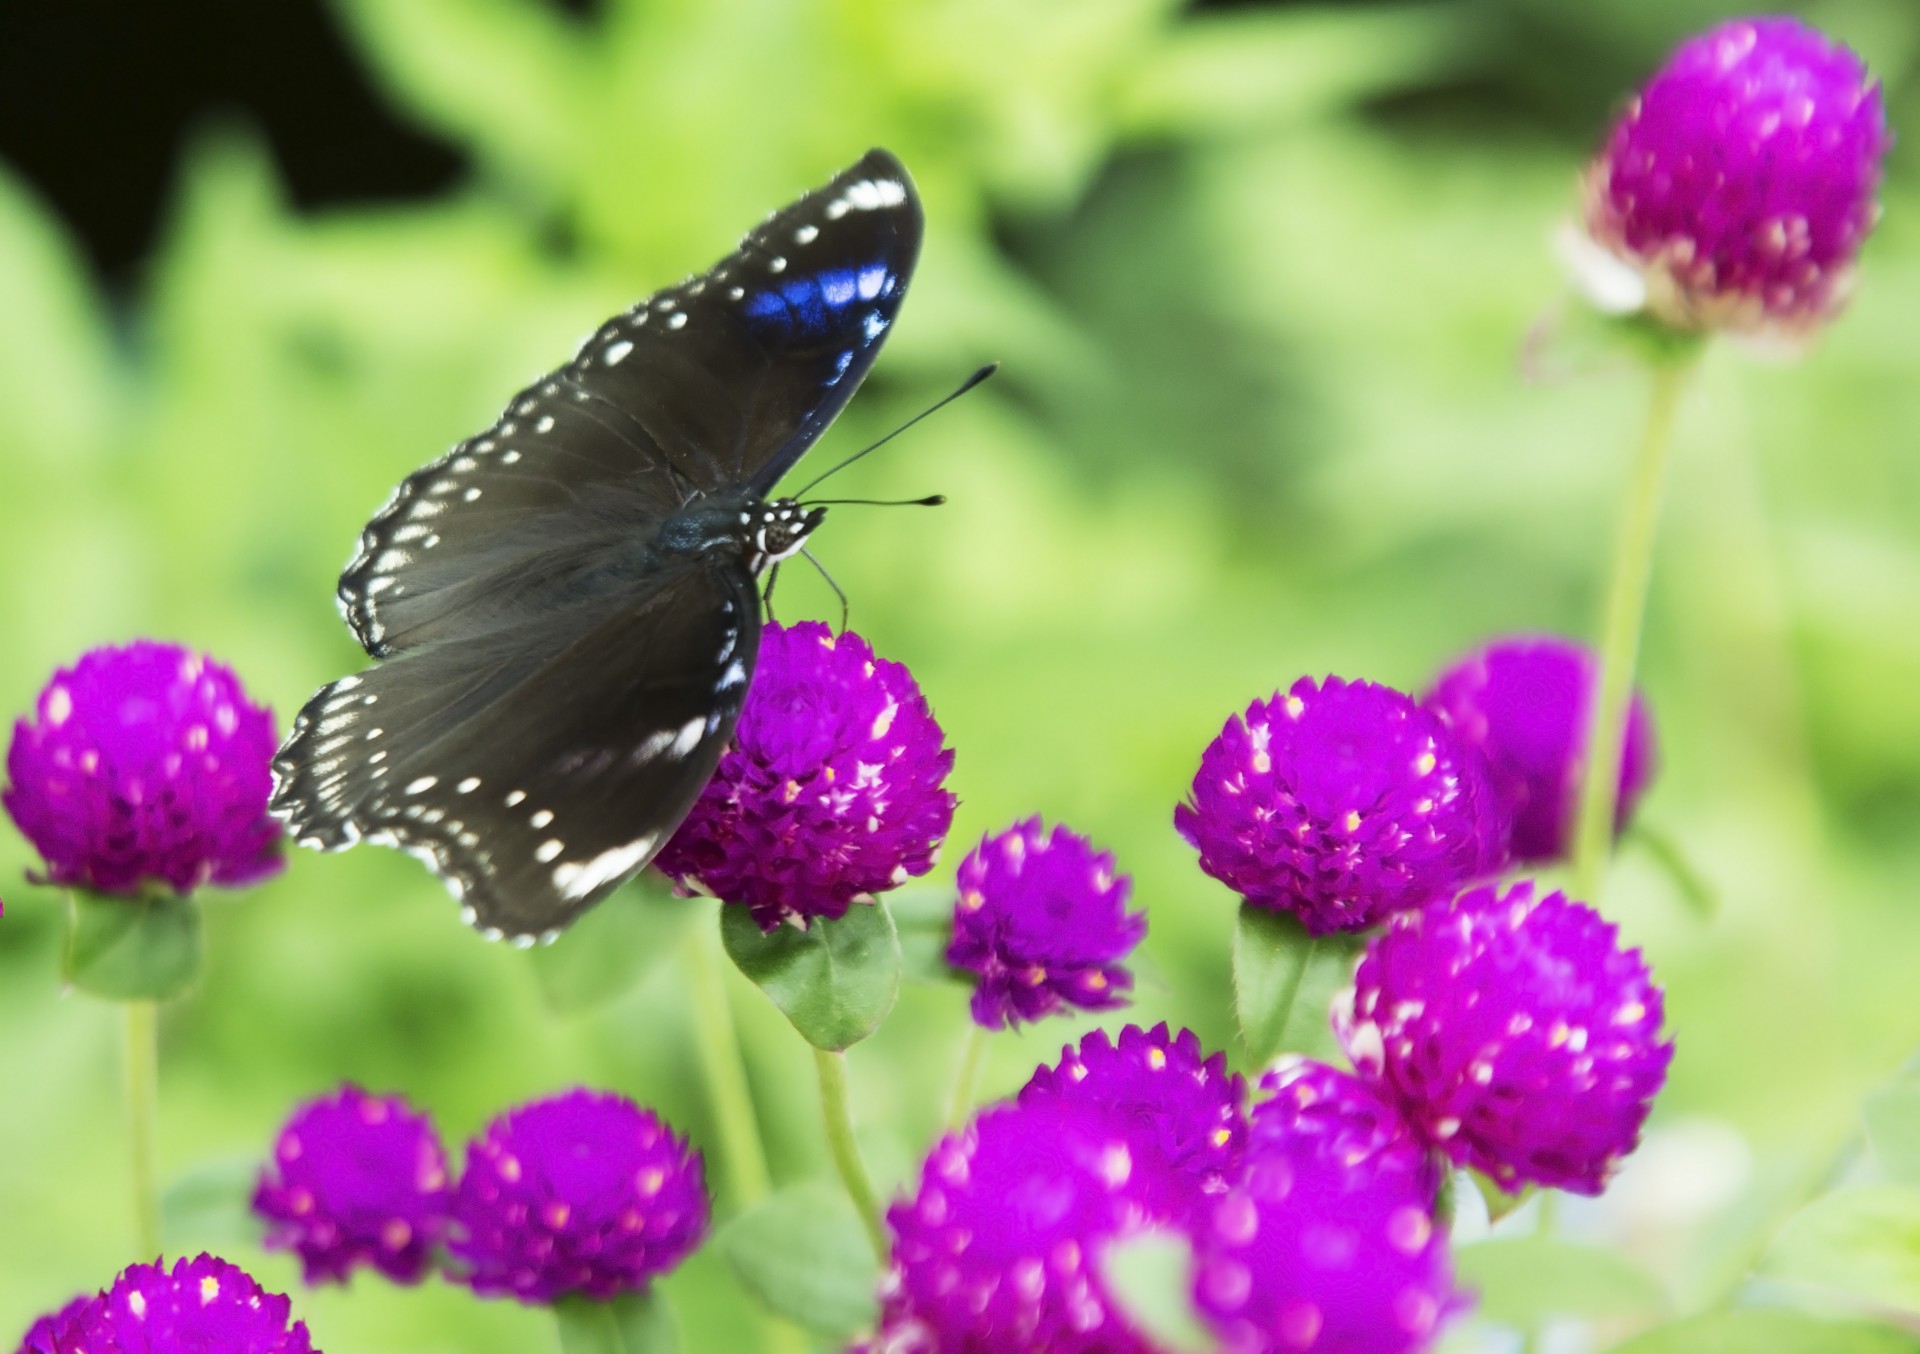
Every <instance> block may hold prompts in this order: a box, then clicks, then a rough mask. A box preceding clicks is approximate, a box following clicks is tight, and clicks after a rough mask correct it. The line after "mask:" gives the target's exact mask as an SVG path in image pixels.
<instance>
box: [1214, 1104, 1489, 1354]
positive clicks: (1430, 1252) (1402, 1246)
mask: <svg viewBox="0 0 1920 1354" xmlns="http://www.w3.org/2000/svg"><path fill="white" fill-rule="evenodd" d="M1327 1070H1328V1071H1331V1070H1332V1069H1327ZM1352 1091H1353V1087H1351V1086H1347V1087H1343V1088H1340V1089H1339V1090H1336V1091H1335V1094H1336V1095H1338V1096H1341V1097H1343V1098H1344V1097H1345V1096H1347V1095H1349V1094H1350V1093H1351V1092H1352ZM1287 1126H1288V1116H1287V1115H1286V1114H1275V1115H1270V1116H1267V1121H1266V1123H1264V1124H1263V1125H1261V1126H1260V1127H1259V1128H1256V1131H1255V1135H1254V1140H1253V1142H1251V1143H1250V1144H1249V1146H1248V1149H1247V1167H1246V1174H1245V1176H1244V1178H1243V1179H1242V1180H1241V1182H1240V1183H1239V1185H1238V1186H1236V1187H1235V1188H1234V1189H1233V1190H1232V1191H1231V1192H1229V1193H1228V1194H1227V1195H1226V1197H1224V1198H1223V1199H1221V1200H1220V1201H1219V1202H1217V1203H1215V1204H1214V1206H1213V1209H1212V1212H1211V1214H1210V1216H1209V1217H1208V1219H1207V1224H1206V1226H1205V1227H1203V1228H1202V1229H1201V1231H1200V1233H1199V1235H1198V1236H1197V1237H1196V1238H1195V1246H1194V1256H1195V1260H1196V1262H1197V1263H1196V1265H1195V1275H1194V1286H1193V1292H1194V1304H1195V1306H1197V1307H1198V1308H1199V1309H1200V1311H1201V1312H1202V1313H1203V1314H1204V1315H1205V1316H1206V1317H1207V1318H1208V1321H1209V1323H1210V1324H1211V1325H1212V1326H1213V1328H1214V1331H1215V1333H1216V1334H1217V1335H1218V1336H1219V1338H1220V1347H1221V1349H1222V1350H1223V1351H1224V1352H1225V1354H1280V1351H1291V1350H1303V1351H1304V1350H1312V1351H1314V1352H1315V1354H1413V1352H1414V1351H1416V1350H1424V1349H1427V1348H1429V1347H1430V1344H1431V1342H1432V1340H1433V1338H1434V1336H1435V1334H1436V1333H1437V1332H1438V1331H1439V1329H1440V1327H1441V1325H1442V1324H1443V1323H1444V1322H1445V1321H1446V1319H1447V1318H1448V1317H1449V1316H1451V1315H1453V1314H1454V1313H1455V1312H1457V1311H1459V1310H1460V1309H1461V1308H1463V1307H1464V1306H1465V1305H1466V1304H1465V1301H1464V1299H1463V1298H1462V1296H1461V1295H1460V1294H1459V1293H1458V1292H1457V1291H1456V1290H1455V1288H1454V1285H1453V1276H1452V1265H1451V1263H1450V1261H1449V1258H1448V1254H1447V1244H1446V1239H1445V1236H1444V1234H1443V1233H1442V1232H1441V1230H1440V1229H1439V1228H1438V1227H1437V1226H1436V1225H1435V1224H1434V1220H1433V1214H1432V1211H1431V1202H1432V1196H1431V1195H1430V1194H1426V1193H1423V1192H1422V1186H1421V1184H1420V1182H1419V1179H1418V1177H1417V1175H1416V1174H1414V1173H1412V1172H1409V1171H1406V1170H1402V1169H1398V1168H1397V1167H1396V1165H1395V1160H1396V1157H1395V1152H1394V1150H1393V1149H1392V1148H1391V1147H1389V1148H1387V1150H1386V1151H1385V1154H1384V1155H1383V1154H1382V1153H1381V1152H1379V1151H1377V1150H1376V1151H1373V1152H1363V1153H1361V1154H1360V1155H1359V1156H1358V1157H1354V1156H1351V1155H1349V1154H1348V1153H1347V1152H1346V1150H1345V1148H1346V1147H1348V1146H1352V1145H1355V1140H1354V1139H1353V1138H1352V1137H1351V1136H1350V1135H1348V1134H1346V1133H1342V1132H1331V1133H1329V1132H1324V1131H1322V1130H1324V1129H1325V1128H1326V1127H1327V1126H1328V1125H1327V1124H1326V1122H1324V1121H1322V1122H1320V1123H1315V1122H1313V1120H1312V1119H1311V1118H1308V1119H1304V1120H1303V1119H1301V1118H1298V1117H1293V1118H1292V1119H1291V1127H1292V1128H1293V1130H1294V1131H1293V1132H1291V1133H1290V1132H1288V1131H1287Z"/></svg>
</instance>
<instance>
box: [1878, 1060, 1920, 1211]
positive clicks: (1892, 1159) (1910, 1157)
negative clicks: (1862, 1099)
mask: <svg viewBox="0 0 1920 1354" xmlns="http://www.w3.org/2000/svg"><path fill="white" fill-rule="evenodd" d="M1864 1118H1865V1119H1866V1125H1867V1141H1868V1143H1870V1144H1871V1145H1872V1147H1873V1154H1874V1156H1876V1157H1877V1158H1879V1160H1880V1166H1881V1169H1883V1170H1885V1171H1886V1173H1887V1175H1888V1177H1889V1178H1891V1179H1892V1180H1893V1181H1894V1183H1895V1184H1900V1185H1914V1186H1920V1073H1916V1070H1915V1069H1913V1068H1908V1069H1907V1070H1906V1071H1905V1072H1903V1073H1901V1075H1900V1078H1899V1080H1897V1081H1895V1082H1894V1083H1893V1084H1892V1085H1890V1086H1887V1087H1884V1088H1882V1089H1881V1090H1878V1091H1875V1092H1874V1093H1873V1094H1872V1095H1870V1096H1868V1097H1867V1103H1866V1108H1865V1110H1864Z"/></svg>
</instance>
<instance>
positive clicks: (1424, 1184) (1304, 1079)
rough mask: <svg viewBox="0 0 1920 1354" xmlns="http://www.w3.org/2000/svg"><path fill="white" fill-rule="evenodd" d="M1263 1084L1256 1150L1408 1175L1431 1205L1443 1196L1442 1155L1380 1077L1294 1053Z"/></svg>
mask: <svg viewBox="0 0 1920 1354" xmlns="http://www.w3.org/2000/svg"><path fill="white" fill-rule="evenodd" d="M1260 1089H1261V1090H1262V1091H1263V1092H1265V1093H1266V1098H1265V1099H1264V1100H1261V1101H1259V1102H1258V1103H1256V1104H1255V1105H1254V1107H1253V1114H1252V1116H1251V1119H1250V1123H1249V1132H1248V1142H1249V1143H1250V1144H1251V1145H1252V1150H1255V1151H1264V1150H1266V1149H1269V1148H1273V1147H1283V1148H1285V1149H1287V1150H1289V1151H1308V1150H1310V1151H1313V1152H1318V1153H1321V1154H1322V1155H1325V1156H1327V1157H1329V1158H1331V1159H1332V1160H1335V1161H1339V1162H1341V1163H1343V1164H1345V1165H1347V1166H1352V1167H1356V1168H1357V1167H1361V1166H1365V1167H1367V1168H1368V1169H1370V1170H1374V1171H1387V1172H1394V1173H1397V1174H1400V1175H1404V1176H1406V1177H1408V1178H1409V1179H1410V1180H1412V1181H1413V1182H1414V1185H1415V1187H1416V1188H1415V1193H1416V1195H1417V1196H1418V1197H1419V1198H1421V1199H1424V1200H1426V1201H1427V1202H1428V1203H1429V1204H1431V1203H1432V1201H1433V1199H1434V1198H1435V1197H1436V1196H1437V1195H1438V1194H1439V1191H1440V1183H1441V1165H1440V1162H1439V1160H1438V1159H1437V1158H1436V1157H1435V1155H1434V1154H1433V1153H1432V1152H1430V1151H1429V1150H1428V1149H1427V1147H1426V1145H1425V1144H1424V1143H1423V1142H1421V1141H1420V1139H1419V1138H1418V1137H1416V1136H1415V1135H1414V1132H1413V1129H1412V1128H1411V1127H1409V1126H1408V1124H1407V1121H1406V1120H1405V1118H1403V1117H1402V1116H1401V1113H1400V1108H1399V1106H1398V1105H1396V1104H1394V1102H1393V1099H1392V1097H1391V1096H1389V1095H1387V1094H1386V1093H1385V1092H1384V1091H1382V1090H1381V1089H1380V1087H1379V1086H1378V1085H1377V1084H1375V1083H1374V1082H1372V1081H1369V1080H1367V1079H1366V1078H1364V1077H1357V1076H1355V1075H1354V1074H1353V1073H1351V1072H1342V1071H1341V1070H1340V1069H1339V1068H1337V1067H1329V1066H1328V1065H1327V1064H1326V1063H1323V1062H1316V1061H1315V1060H1313V1059H1312V1058H1307V1057H1302V1056H1301V1055H1299V1054H1297V1053H1290V1054H1287V1055H1285V1056H1284V1057H1282V1058H1280V1059H1279V1060H1277V1061H1276V1062H1275V1064H1274V1067H1273V1070H1272V1071H1270V1072H1268V1073H1267V1074H1266V1075H1265V1076H1263V1077H1261V1078H1260Z"/></svg>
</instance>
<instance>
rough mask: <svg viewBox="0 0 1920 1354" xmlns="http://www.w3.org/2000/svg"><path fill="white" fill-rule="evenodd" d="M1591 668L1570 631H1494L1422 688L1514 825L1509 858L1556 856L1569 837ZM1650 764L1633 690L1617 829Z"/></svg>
mask: <svg viewBox="0 0 1920 1354" xmlns="http://www.w3.org/2000/svg"><path fill="white" fill-rule="evenodd" d="M1599 670H1600V665H1599V663H1598V662H1597V661H1596V660H1595V658H1594V656H1593V654H1592V653H1591V652H1590V651H1589V650H1587V649H1586V648H1584V647H1583V646H1581V645H1579V644H1575V643H1574V642H1573V641H1572V640H1567V639H1560V638H1558V637H1557V636H1553V635H1539V636H1520V637H1515V638H1511V639H1497V640H1495V641H1493V642H1492V643H1491V644H1488V645H1487V646H1486V647H1485V648H1481V649H1476V650H1475V651H1474V652H1472V653H1470V654H1468V655H1467V656H1466V657H1464V658H1462V659H1460V661H1459V662H1457V663H1455V664H1454V665H1453V666H1452V667H1450V668H1448V669H1447V670H1446V671H1445V672H1443V673H1441V674H1440V679H1439V680H1438V681H1437V682H1435V683H1434V686H1433V690H1432V691H1431V692H1429V693H1428V694H1427V698H1426V702H1425V703H1426V705H1427V708H1428V709H1430V710H1437V711H1438V712H1439V713H1440V714H1442V715H1444V716H1445V717H1446V719H1447V722H1448V723H1450V724H1452V725H1453V728H1454V732H1455V733H1457V734H1459V735H1460V738H1461V740H1462V741H1463V742H1466V743H1468V744H1469V745H1471V746H1473V747H1475V748H1477V749H1479V751H1480V754H1481V756H1482V757H1484V758H1485V760H1486V766H1487V778H1488V780H1489V781H1491V782H1492V784H1493V793H1494V797H1495V798H1496V799H1497V800H1498V801H1499V804H1500V807H1501V809H1502V810H1503V811H1504V812H1505V813H1506V814H1507V816H1508V818H1509V819H1510V820H1511V821H1512V824H1513V836H1512V840H1511V849H1512V852H1513V858H1514V859H1515V860H1518V861H1547V860H1559V859H1562V858H1564V857H1565V856H1566V854H1567V852H1568V850H1569V848H1570V847H1571V845H1572V837H1573V814H1574V803H1575V801H1576V799H1577V797H1578V795H1579V790H1580V780H1581V777H1582V775H1583V774H1584V773H1585V769H1586V746H1587V734H1588V721H1589V719H1590V718H1591V712H1592V702H1593V689H1594V685H1595V683H1596V682H1597V680H1598V678H1599ZM1653 766H1654V748H1653V720H1652V718H1651V717H1650V716H1649V715H1648V713H1647V703H1646V701H1645V700H1644V699H1643V698H1642V697H1641V695H1640V693H1639V692H1637V691H1636V692H1635V693H1634V696H1633V703H1632V705H1631V706H1630V708H1629V710H1628V713H1627V738H1626V749H1625V755H1624V756H1623V757H1622V758H1621V761H1620V796H1619V800H1618V801H1617V803H1618V807H1617V809H1616V811H1615V815H1614V826H1615V828H1616V830H1617V829H1619V828H1623V827H1625V826H1626V824H1627V821H1628V820H1629V819H1630V818H1631V817H1632V816H1633V810H1634V807H1635V806H1636V805H1637V804H1638V803H1639V802H1640V796H1641V795H1642V794H1643V793H1644V792H1645V791H1646V788H1647V782H1648V781H1650V780H1651V779H1652V778H1653Z"/></svg>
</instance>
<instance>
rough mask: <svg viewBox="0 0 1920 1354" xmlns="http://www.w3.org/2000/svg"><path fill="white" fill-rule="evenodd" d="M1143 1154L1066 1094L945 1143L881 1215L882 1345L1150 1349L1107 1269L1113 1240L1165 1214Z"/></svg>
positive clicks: (993, 1116) (1000, 1115) (974, 1126)
mask: <svg viewBox="0 0 1920 1354" xmlns="http://www.w3.org/2000/svg"><path fill="white" fill-rule="evenodd" d="M1136 1163H1137V1156H1136V1148H1135V1147H1134V1145H1133V1144H1132V1143H1131V1142H1130V1141H1129V1140H1128V1137H1127V1135H1126V1134H1125V1133H1124V1132H1123V1131H1122V1130H1121V1129H1119V1128H1118V1127H1116V1126H1115V1125H1114V1124H1113V1123H1112V1122H1111V1121H1109V1120H1107V1119H1105V1118H1103V1117H1101V1116H1100V1115H1097V1114H1093V1113H1090V1112H1088V1111H1085V1110H1079V1109H1075V1108H1072V1107H1070V1106H1066V1105H1062V1104H1058V1103H1042V1104H1022V1105H1001V1106H997V1107H995V1108H993V1109H989V1110H987V1111H986V1112H985V1113H983V1114H981V1115H980V1116H979V1117H978V1118H976V1119H975V1120H974V1121H973V1122H972V1123H971V1124H969V1125H968V1126H967V1127H966V1128H965V1129H963V1130H961V1131H960V1132H958V1133H954V1134H950V1135H948V1136H947V1137H945V1138H943V1139H941V1141H940V1142H939V1144H938V1145H937V1146H935V1148H934V1149H933V1152H932V1154H931V1155H929V1156H928V1158H927V1161H926V1165H925V1167H924V1168H923V1170H922V1172H921V1176H920V1188H919V1191H918V1193H916V1194H915V1195H914V1197H913V1198H912V1199H903V1200H900V1201H899V1202H897V1203H895V1204H894V1205H893V1207H892V1208H891V1209H889V1210H888V1212H887V1222H888V1223H889V1225H890V1226H891V1227H892V1229H893V1235H894V1243H893V1264H892V1268H891V1269H890V1271H889V1272H888V1275H887V1277H886V1279H885V1280H884V1281H883V1283H882V1286H881V1309H882V1311H881V1329H880V1334H879V1336H878V1338H877V1340H876V1342H875V1347H876V1348H878V1349H882V1350H886V1351H889V1354H893V1352H895V1351H899V1352H900V1354H905V1352H906V1351H915V1354H933V1352H938V1354H946V1351H968V1352H971V1351H981V1354H985V1351H989V1350H1046V1351H1048V1354H1152V1351H1153V1346H1152V1345H1151V1344H1150V1343H1149V1342H1148V1341H1147V1340H1146V1339H1145V1338H1144V1337H1143V1336H1142V1335H1141V1334H1139V1332H1137V1331H1136V1330H1135V1329H1134V1328H1133V1327H1132V1326H1131V1324H1130V1323H1129V1322H1128V1321H1127V1320H1126V1318H1125V1317H1124V1315H1123V1314H1122V1313H1121V1311H1120V1310H1119V1308H1118V1307H1117V1306H1116V1305H1115V1303H1114V1299H1113V1294H1112V1293H1111V1291H1110V1290H1109V1289H1108V1287H1107V1283H1106V1280H1105V1278H1104V1276H1103V1275H1102V1272H1101V1266H1102V1264H1103V1261H1104V1257H1105V1253H1106V1251H1107V1248H1108V1247H1109V1246H1110V1245H1111V1244H1112V1243H1113V1242H1115V1241H1118V1240H1121V1239H1123V1238H1126V1237H1130V1236H1134V1235H1137V1234H1139V1233H1142V1232H1144V1231H1147V1230H1148V1229H1150V1228H1152V1227H1154V1226H1156V1225H1160V1224H1163V1223H1165V1222H1166V1221H1167V1218H1166V1217H1165V1215H1164V1214H1161V1213H1159V1212H1158V1211H1157V1210H1156V1208H1155V1206H1154V1203H1153V1201H1152V1200H1151V1199H1150V1198H1147V1199H1143V1198H1142V1197H1140V1196H1139V1195H1138V1193H1137V1187H1138V1184H1139V1179H1138V1172H1137V1169H1136ZM1151 1193H1152V1191H1149V1194H1151Z"/></svg>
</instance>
